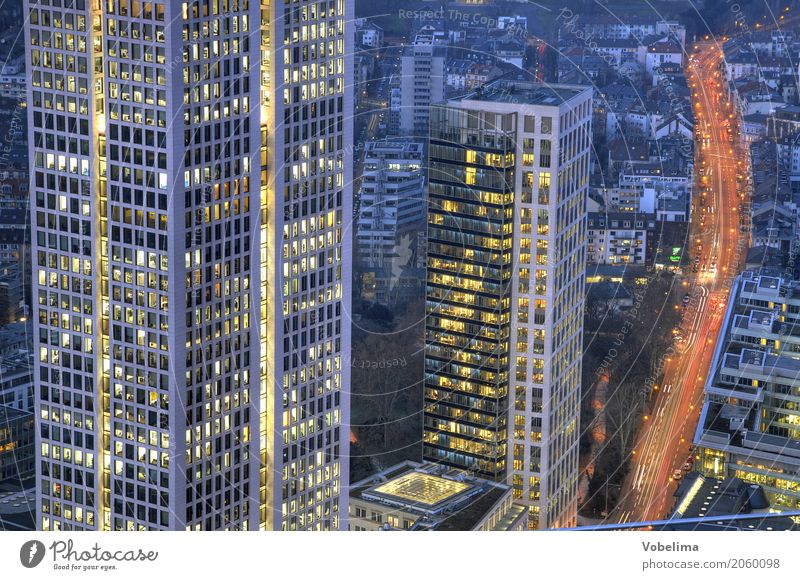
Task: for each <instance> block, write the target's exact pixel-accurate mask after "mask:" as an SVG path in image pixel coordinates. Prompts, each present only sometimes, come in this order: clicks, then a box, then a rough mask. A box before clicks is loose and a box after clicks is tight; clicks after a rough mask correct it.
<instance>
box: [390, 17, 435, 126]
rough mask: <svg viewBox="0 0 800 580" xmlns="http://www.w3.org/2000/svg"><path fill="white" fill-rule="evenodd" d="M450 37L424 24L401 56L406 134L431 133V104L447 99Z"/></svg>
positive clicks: (402, 122)
mask: <svg viewBox="0 0 800 580" xmlns="http://www.w3.org/2000/svg"><path fill="white" fill-rule="evenodd" d="M446 61H447V37H446V36H445V33H444V32H442V31H440V30H436V28H435V27H433V26H430V25H426V26H423V27H422V28H421V29H420V30H419V32H417V34H416V36H415V37H414V41H413V42H412V43H411V45H410V46H408V47H407V48H406V49H405V51H404V52H403V56H402V57H401V59H400V115H399V129H400V131H401V132H402V133H404V134H406V135H412V136H414V137H419V136H421V135H427V134H428V122H429V120H430V110H431V105H433V104H434V103H438V102H439V101H441V100H443V99H444V85H445V76H446V75H445V63H446Z"/></svg>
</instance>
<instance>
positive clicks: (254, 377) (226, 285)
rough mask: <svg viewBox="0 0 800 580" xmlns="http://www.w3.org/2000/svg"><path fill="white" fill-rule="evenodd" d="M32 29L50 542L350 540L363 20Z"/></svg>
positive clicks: (230, 2)
mask: <svg viewBox="0 0 800 580" xmlns="http://www.w3.org/2000/svg"><path fill="white" fill-rule="evenodd" d="M25 9H26V15H27V18H26V40H27V42H28V46H29V49H28V56H27V65H28V70H29V75H30V86H29V89H28V111H29V121H30V123H29V132H30V134H29V138H30V147H31V151H30V157H31V160H32V165H33V166H32V184H33V189H32V196H31V218H32V222H33V224H34V225H33V249H32V252H33V260H34V268H35V272H34V288H33V296H34V319H35V321H36V324H37V325H38V330H37V332H35V347H36V353H37V356H36V360H37V362H36V371H35V376H36V380H37V389H36V393H37V409H36V412H37V414H38V415H39V419H40V424H41V427H40V431H39V433H38V435H37V454H38V457H37V460H38V461H37V477H38V479H39V489H38V497H37V502H38V505H39V513H38V515H37V518H38V522H37V525H38V526H40V527H42V528H43V529H49V530H58V529H61V530H67V529H101V530H118V529H122V530H136V529H192V530H206V529H278V530H280V529H290V530H293V529H334V528H345V529H346V527H347V522H346V519H347V516H346V514H347V492H346V489H345V488H346V482H347V473H348V460H347V457H348V433H347V424H348V423H349V399H348V392H349V389H348V387H347V385H348V382H349V372H348V365H345V364H342V361H341V354H342V351H346V350H348V349H349V342H350V335H349V325H348V323H347V320H346V318H345V317H346V315H347V312H348V310H349V299H350V288H349V280H350V259H349V256H350V250H351V242H350V236H351V234H350V233H349V230H348V228H347V227H345V226H346V224H345V223H344V222H345V220H347V219H348V216H350V215H351V214H352V209H351V206H352V196H351V191H350V187H351V186H350V184H351V159H350V155H349V153H348V149H347V147H346V145H347V144H348V143H349V142H350V141H351V139H352V128H351V123H352V114H351V112H350V111H351V108H352V91H351V90H348V89H347V88H346V86H345V85H346V82H347V81H346V79H347V78H348V77H350V76H351V75H350V74H349V73H348V71H349V70H350V68H351V67H352V61H351V54H352V50H350V47H351V44H350V43H351V42H352V40H351V39H352V38H353V34H352V29H351V24H350V23H351V22H352V20H353V2H352V1H351V0H315V1H309V0H293V1H291V2H289V1H288V0H287V1H286V2H261V3H259V2H252V1H251V0H201V1H196V2H188V1H187V2H181V1H178V0H165V1H163V2H160V1H152V2H151V1H142V0H108V1H100V0H52V1H48V2H47V3H44V2H35V3H34V2H32V1H28V2H26V5H25Z"/></svg>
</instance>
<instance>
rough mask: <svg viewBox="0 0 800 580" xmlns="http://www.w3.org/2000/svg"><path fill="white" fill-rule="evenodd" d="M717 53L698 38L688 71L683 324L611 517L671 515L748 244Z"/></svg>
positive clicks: (735, 143)
mask: <svg viewBox="0 0 800 580" xmlns="http://www.w3.org/2000/svg"><path fill="white" fill-rule="evenodd" d="M721 59H722V51H721V47H720V46H719V45H718V44H717V43H716V42H715V41H704V42H698V43H696V44H695V45H694V46H693V53H692V56H691V58H690V60H689V63H688V66H687V70H686V73H687V79H688V82H689V85H690V88H691V90H692V106H693V107H694V112H695V131H696V132H695V174H696V175H695V177H696V184H695V188H694V196H693V202H692V203H693V208H692V209H693V211H692V223H691V227H690V239H689V241H688V242H687V251H688V252H689V253H690V256H691V258H690V260H691V261H690V264H689V266H687V267H686V270H689V273H688V274H687V275H686V276H685V277H684V279H683V281H682V282H681V283H682V284H683V286H685V288H686V290H685V291H687V292H688V293H689V294H690V301H689V304H688V306H686V307H685V308H684V310H685V312H684V315H683V321H682V324H681V328H682V334H683V337H684V338H683V341H681V342H678V343H676V348H675V352H674V353H671V352H668V353H665V357H666V361H665V366H664V379H663V384H661V385H660V386H659V387H657V389H656V391H655V392H654V395H653V399H652V406H651V411H650V413H649V414H648V415H646V416H645V417H644V419H643V421H644V425H643V426H642V428H641V429H640V430H639V433H638V436H637V438H636V443H635V447H634V449H633V451H632V453H631V455H630V461H629V467H630V470H629V473H628V476H627V477H626V480H625V482H624V484H623V486H622V490H621V494H620V501H619V503H618V505H617V507H616V509H615V510H614V511H613V512H612V513H611V514H609V516H608V520H609V521H612V522H619V523H625V522H635V521H650V520H655V519H662V518H666V517H668V516H669V514H670V513H671V510H672V507H673V503H674V500H673V497H672V495H673V493H674V492H675V488H676V486H677V481H676V480H675V478H674V477H673V474H674V473H675V472H676V471H679V470H681V467H682V466H683V465H684V463H685V462H686V461H687V459H688V458H689V457H690V444H691V440H692V435H693V433H694V430H695V427H696V425H697V420H698V416H699V413H700V408H701V406H702V401H703V385H704V382H705V377H706V374H707V373H708V370H709V366H710V364H711V356H712V353H713V350H714V346H715V344H714V341H716V340H717V333H718V331H719V327H720V324H721V322H722V316H723V314H724V302H725V300H727V296H728V288H730V285H731V281H732V279H733V277H734V276H735V274H736V272H737V271H738V270H739V261H740V258H741V259H743V256H744V254H745V252H746V248H747V242H746V240H745V237H746V234H745V233H743V232H741V231H740V225H739V212H740V204H741V203H742V198H740V193H739V190H740V189H741V190H743V187H739V186H738V185H737V181H738V175H739V174H743V173H744V172H745V169H744V167H745V163H746V162H747V153H746V150H745V149H744V147H743V146H742V145H740V144H739V142H740V138H739V120H738V119H737V118H736V115H735V111H734V110H733V107H732V105H731V103H730V102H729V101H728V100H727V99H726V96H725V93H724V91H723V88H724V84H723V79H722V73H721V72H719V71H720V64H721ZM701 172H702V173H703V175H701ZM703 192H705V194H704V193H703ZM695 256H698V257H699V260H697V263H696V264H697V265H696V267H694V264H695ZM681 293H683V292H681Z"/></svg>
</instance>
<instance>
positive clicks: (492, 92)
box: [461, 79, 591, 106]
mask: <svg viewBox="0 0 800 580" xmlns="http://www.w3.org/2000/svg"><path fill="white" fill-rule="evenodd" d="M586 90H591V89H590V88H589V87H578V86H573V85H557V84H549V83H535V82H524V81H509V80H505V79H498V80H496V81H495V82H492V83H489V84H487V85H485V86H483V87H481V88H479V89H478V90H476V91H475V92H474V93H470V94H468V95H465V96H464V97H462V98H461V100H465V101H473V100H474V101H488V102H494V103H517V104H520V105H550V106H558V105H561V104H562V103H565V102H567V101H569V100H570V99H572V98H574V97H576V96H578V95H580V94H581V93H583V92H584V91H586Z"/></svg>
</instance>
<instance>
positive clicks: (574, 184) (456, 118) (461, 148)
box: [423, 81, 592, 528]
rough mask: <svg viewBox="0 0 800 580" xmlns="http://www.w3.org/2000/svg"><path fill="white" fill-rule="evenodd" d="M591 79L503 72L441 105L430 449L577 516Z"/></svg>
mask: <svg viewBox="0 0 800 580" xmlns="http://www.w3.org/2000/svg"><path fill="white" fill-rule="evenodd" d="M591 98H592V97H591V89H590V88H584V87H571V86H560V85H556V86H545V85H539V84H532V83H520V82H507V81H498V82H496V83H493V84H492V85H489V86H488V87H485V88H484V89H483V90H482V91H480V92H478V93H475V94H472V95H469V96H467V97H464V98H462V99H458V100H451V101H448V102H447V103H446V104H443V105H441V106H437V107H435V108H434V109H433V111H432V113H431V142H430V158H429V167H430V173H429V180H430V186H429V190H428V199H429V201H428V253H427V260H428V276H427V304H428V306H427V318H426V340H425V418H424V427H423V428H424V436H423V437H424V453H423V455H424V458H425V459H427V460H430V461H438V462H441V463H444V464H447V465H452V466H456V467H461V468H465V469H469V470H472V471H475V472H476V473H477V474H478V475H481V476H484V477H488V478H493V479H497V480H505V481H507V482H508V483H510V484H511V485H512V486H513V489H514V496H515V497H516V498H517V500H518V501H520V502H522V503H524V504H526V505H527V506H528V509H529V527H531V528H549V527H558V526H569V525H574V524H575V520H576V510H577V499H576V487H577V479H578V436H579V432H578V419H579V410H580V377H581V352H582V335H583V299H584V265H585V260H586V198H587V190H588V179H589V148H590V143H591V114H592V106H591V104H592V103H591Z"/></svg>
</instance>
